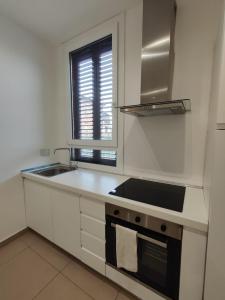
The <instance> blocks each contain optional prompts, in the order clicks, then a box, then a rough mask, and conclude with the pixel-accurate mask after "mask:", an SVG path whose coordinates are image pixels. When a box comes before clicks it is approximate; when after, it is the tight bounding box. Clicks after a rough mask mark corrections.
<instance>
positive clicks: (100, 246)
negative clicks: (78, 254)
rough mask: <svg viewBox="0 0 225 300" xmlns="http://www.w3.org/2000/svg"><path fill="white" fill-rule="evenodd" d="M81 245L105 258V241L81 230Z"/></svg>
mask: <svg viewBox="0 0 225 300" xmlns="http://www.w3.org/2000/svg"><path fill="white" fill-rule="evenodd" d="M81 245H82V247H84V248H86V249H87V250H89V251H91V252H92V253H94V254H96V255H98V256H100V257H101V258H103V259H105V241H103V240H101V239H99V238H96V237H94V236H93V235H91V234H89V233H87V232H85V231H81Z"/></svg>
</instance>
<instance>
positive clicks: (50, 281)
mask: <svg viewBox="0 0 225 300" xmlns="http://www.w3.org/2000/svg"><path fill="white" fill-rule="evenodd" d="M58 275H60V272H58V273H56V274H55V276H53V277H52V279H50V280H49V281H48V283H46V284H45V285H44V286H43V287H42V288H41V289H40V290H39V292H38V293H37V294H36V295H35V296H34V297H33V298H32V300H34V299H35V298H37V297H38V295H40V294H41V292H42V291H43V290H44V289H46V288H47V287H48V286H49V284H50V283H52V282H53V281H54V280H55V278H56V277H57V276H58Z"/></svg>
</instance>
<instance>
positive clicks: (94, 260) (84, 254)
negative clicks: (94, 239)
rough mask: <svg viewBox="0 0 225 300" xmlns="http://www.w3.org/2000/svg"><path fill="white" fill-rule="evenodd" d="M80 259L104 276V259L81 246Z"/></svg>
mask: <svg viewBox="0 0 225 300" xmlns="http://www.w3.org/2000/svg"><path fill="white" fill-rule="evenodd" d="M81 260H82V262H83V263H85V264H86V265H88V266H89V267H91V268H92V269H94V270H96V271H97V272H99V273H101V274H102V275H104V276H105V260H104V259H102V258H101V257H99V256H97V255H95V254H94V253H92V252H91V251H89V250H87V249H85V248H84V247H82V248H81Z"/></svg>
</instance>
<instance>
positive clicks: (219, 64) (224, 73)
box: [212, 4, 225, 129]
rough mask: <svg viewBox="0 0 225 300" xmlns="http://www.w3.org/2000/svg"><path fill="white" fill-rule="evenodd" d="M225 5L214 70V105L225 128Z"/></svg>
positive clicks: (219, 124) (218, 124) (218, 125)
mask: <svg viewBox="0 0 225 300" xmlns="http://www.w3.org/2000/svg"><path fill="white" fill-rule="evenodd" d="M224 10H225V6H224V4H223V10H222V11H221V12H222V15H221V19H222V20H223V21H222V22H221V23H220V27H219V32H218V36H217V40H216V46H215V57H214V70H213V85H212V91H213V94H212V99H213V105H214V106H216V107H217V120H216V123H217V127H218V128H222V129H224V128H225V127H224V125H225V84H224V81H225V15H224Z"/></svg>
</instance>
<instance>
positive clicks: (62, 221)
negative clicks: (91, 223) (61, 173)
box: [51, 189, 80, 258]
mask: <svg viewBox="0 0 225 300" xmlns="http://www.w3.org/2000/svg"><path fill="white" fill-rule="evenodd" d="M51 200H52V211H53V213H52V216H53V222H52V223H53V236H54V243H55V244H57V245H58V246H60V247H61V248H63V249H64V250H66V251H68V252H69V253H71V254H72V255H74V256H76V257H77V258H79V257H80V208H79V196H77V195H76V194H71V193H67V192H64V191H61V190H58V189H52V191H51Z"/></svg>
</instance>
